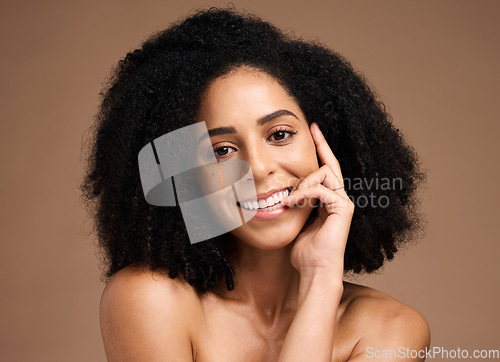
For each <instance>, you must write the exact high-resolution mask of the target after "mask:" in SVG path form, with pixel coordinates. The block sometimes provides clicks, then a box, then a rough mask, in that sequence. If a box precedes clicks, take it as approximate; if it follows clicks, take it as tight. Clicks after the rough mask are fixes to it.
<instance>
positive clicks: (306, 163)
mask: <svg viewBox="0 0 500 362" xmlns="http://www.w3.org/2000/svg"><path fill="white" fill-rule="evenodd" d="M287 148H288V149H287V150H285V151H284V154H283V161H284V167H285V168H286V169H287V170H289V172H290V173H292V174H294V175H295V176H298V177H305V176H307V175H309V174H310V173H311V172H313V171H315V170H317V169H319V165H318V158H317V154H316V146H315V145H314V141H313V140H312V138H310V139H304V140H303V141H302V142H300V143H298V144H297V143H296V144H294V145H291V146H290V147H287Z"/></svg>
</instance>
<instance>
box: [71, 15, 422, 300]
mask: <svg viewBox="0 0 500 362" xmlns="http://www.w3.org/2000/svg"><path fill="white" fill-rule="evenodd" d="M242 65H246V66H250V67H254V68H257V69H260V70H263V71H265V72H266V73H268V74H269V75H271V76H272V77H274V78H275V79H277V80H278V81H279V82H280V84H281V85H282V86H283V87H284V88H285V89H286V90H287V91H288V93H289V94H290V95H291V96H292V97H293V98H294V99H295V100H296V101H297V103H298V105H299V106H300V108H301V109H302V111H303V113H304V115H305V116H306V119H307V120H308V122H311V121H315V122H317V123H318V124H319V126H320V128H321V130H322V131H323V133H324V135H325V137H326V139H327V141H328V143H329V144H330V146H331V148H332V150H333V152H334V154H335V155H336V157H337V159H338V160H339V162H340V165H341V166H342V172H343V175H344V178H345V179H344V180H345V184H346V191H347V193H348V195H349V196H350V197H351V198H352V199H353V201H355V204H356V200H369V199H370V200H374V199H376V200H384V201H383V205H368V206H366V205H365V206H366V207H365V206H363V205H360V204H358V205H356V206H357V207H356V208H355V212H354V215H353V218H352V223H351V228H350V234H349V238H348V241H347V246H346V251H345V263H344V265H345V271H352V272H354V273H360V272H373V271H375V270H377V269H379V268H380V267H381V266H382V264H383V263H384V261H385V260H386V259H392V258H393V256H394V253H395V252H396V251H397V250H398V248H399V247H400V246H401V245H403V244H404V243H406V242H407V241H409V240H412V239H413V238H414V237H415V236H416V233H417V232H418V231H419V230H420V229H421V225H422V222H421V221H422V218H421V216H420V213H419V212H418V207H417V204H418V200H417V198H416V192H417V188H418V186H419V185H420V184H421V182H422V181H424V179H425V174H424V173H423V172H422V171H421V168H420V163H419V160H418V158H417V155H416V153H415V151H414V150H413V148H412V147H410V146H409V145H408V144H407V142H406V141H405V139H404V138H403V136H402V134H401V132H400V131H399V130H398V129H396V128H395V126H394V125H393V123H392V119H391V117H390V116H389V115H388V113H387V112H386V110H385V107H384V105H383V104H382V103H381V102H380V101H379V100H378V99H377V98H376V96H375V95H374V93H373V92H372V91H371V90H370V89H369V87H368V85H367V81H366V80H365V79H364V77H363V76H362V75H360V74H359V73H358V72H357V71H355V70H354V69H353V67H352V66H351V65H350V63H349V62H348V61H346V60H345V59H344V58H343V57H342V56H340V55H339V54H337V53H335V52H333V51H331V50H329V49H327V48H326V47H325V46H323V45H321V44H320V43H318V42H311V41H304V40H302V39H299V38H296V37H294V36H290V35H286V34H284V33H283V32H281V31H280V30H278V29H277V28H275V27H274V26H273V25H271V24H269V23H268V22H265V21H263V20H262V19H260V18H258V17H256V16H254V15H250V14H241V13H238V12H236V11H235V10H234V9H216V8H210V9H208V10H201V11H197V12H196V13H195V14H194V15H192V16H189V17H187V18H185V19H183V20H182V21H180V22H178V23H176V24H174V25H172V26H170V27H169V28H168V29H166V30H163V31H160V32H158V33H156V34H154V35H152V36H151V37H150V38H148V39H147V40H146V41H144V42H143V44H142V46H141V47H140V48H139V49H136V50H134V51H132V52H129V53H128V54H127V55H126V56H125V58H124V59H122V60H120V61H119V62H118V65H117V66H116V67H115V69H114V71H113V72H112V74H111V76H110V78H109V82H108V84H107V85H106V89H105V90H104V91H103V92H102V93H101V104H100V108H99V112H98V114H97V115H96V119H95V122H94V124H93V126H92V127H91V129H90V131H91V138H90V146H89V147H88V154H87V155H86V161H85V176H84V180H83V181H82V184H81V186H80V188H81V191H82V200H83V201H84V202H85V205H86V206H87V208H88V210H89V213H90V214H91V215H92V216H93V218H94V220H95V224H94V225H95V226H94V227H95V230H96V231H97V236H98V242H99V246H100V249H99V250H102V251H104V259H105V260H104V262H105V264H106V271H105V277H106V278H110V277H111V276H112V275H114V274H115V273H116V272H117V271H119V270H120V269H122V268H124V267H126V266H127V265H130V264H133V263H141V264H143V265H146V266H148V267H149V268H151V269H160V270H164V271H166V272H168V275H169V276H170V277H171V278H175V277H177V276H178V275H179V273H180V274H181V275H182V277H183V278H184V279H185V280H186V281H187V282H188V283H189V284H190V285H192V286H193V287H194V288H196V290H198V291H199V292H201V293H206V292H207V291H210V290H213V288H214V287H215V285H216V284H217V283H218V281H219V280H221V278H222V277H225V282H226V287H227V289H228V290H231V289H233V275H234V271H233V269H232V267H231V263H232V260H233V259H232V257H234V256H235V255H237V250H235V247H234V243H231V242H230V239H229V237H228V234H225V235H222V236H219V237H216V238H212V239H209V240H206V241H203V242H200V243H197V244H193V245H191V243H190V242H189V238H188V235H187V231H186V228H185V226H184V222H183V219H182V215H181V212H180V209H179V207H175V208H174V207H156V206H152V205H149V204H148V203H147V202H146V201H145V198H144V194H143V189H142V186H141V180H140V176H139V168H138V158H137V157H138V153H139V151H140V150H141V148H142V147H143V146H144V145H146V144H147V143H149V142H151V141H152V140H153V139H155V138H157V137H159V136H161V135H163V134H165V133H167V132H171V131H174V130H176V129H179V128H181V127H184V126H187V125H190V124H192V123H193V122H194V120H195V117H196V113H197V110H198V107H199V104H200V99H201V96H202V93H203V91H204V90H205V89H206V87H207V85H208V84H209V83H210V82H211V81H212V80H214V79H215V78H217V77H219V76H221V75H222V74H226V73H228V72H229V71H231V70H232V69H235V68H236V67H238V66H242ZM382 179H385V180H398V182H397V187H375V188H373V187H366V185H368V181H367V182H366V183H365V184H364V185H365V187H361V186H360V182H362V180H371V181H369V182H373V180H376V182H378V180H382ZM353 180H358V182H357V183H356V182H355V183H354V184H353V182H352V181H353ZM348 181H350V182H348ZM379 186H380V185H379ZM363 202H364V201H363Z"/></svg>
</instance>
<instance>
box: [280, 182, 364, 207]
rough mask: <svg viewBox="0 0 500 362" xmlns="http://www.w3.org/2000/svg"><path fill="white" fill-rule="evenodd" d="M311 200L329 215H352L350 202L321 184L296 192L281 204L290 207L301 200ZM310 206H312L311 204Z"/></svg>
mask: <svg viewBox="0 0 500 362" xmlns="http://www.w3.org/2000/svg"><path fill="white" fill-rule="evenodd" d="M312 199H319V200H320V201H321V203H322V204H323V206H324V207H325V209H326V211H327V212H328V213H329V214H333V213H336V214H352V211H353V210H354V205H353V204H352V202H351V200H349V199H348V198H347V199H345V198H343V197H342V196H340V195H339V194H338V193H337V192H335V191H332V190H330V189H329V188H326V187H325V186H323V185H321V184H316V185H314V186H312V187H309V188H304V189H302V190H296V191H295V192H294V193H292V194H290V195H289V196H288V197H285V198H284V199H283V204H284V205H286V206H288V207H292V206H294V205H297V204H298V203H300V202H301V201H303V200H312ZM311 206H314V205H313V204H311Z"/></svg>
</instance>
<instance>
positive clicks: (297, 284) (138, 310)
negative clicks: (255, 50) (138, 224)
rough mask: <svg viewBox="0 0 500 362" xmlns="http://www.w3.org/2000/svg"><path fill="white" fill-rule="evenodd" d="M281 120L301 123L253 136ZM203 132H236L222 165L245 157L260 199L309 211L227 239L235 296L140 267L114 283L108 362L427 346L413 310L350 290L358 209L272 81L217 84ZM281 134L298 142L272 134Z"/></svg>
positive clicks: (231, 79) (309, 356)
mask: <svg viewBox="0 0 500 362" xmlns="http://www.w3.org/2000/svg"><path fill="white" fill-rule="evenodd" d="M282 109H285V110H287V111H290V112H292V113H293V114H294V115H295V116H291V115H281V116H279V117H277V118H274V119H272V120H271V121H270V122H268V123H266V124H263V125H258V124H257V121H258V120H259V119H261V118H262V117H263V116H266V115H269V114H272V113H273V112H275V111H277V110H282ZM198 121H205V122H206V124H207V128H208V129H209V130H210V129H213V128H218V127H228V126H232V127H234V128H235V131H236V133H234V134H224V135H218V136H213V137H211V140H212V144H213V145H214V148H219V147H221V146H226V147H228V148H226V149H222V150H219V151H218V154H217V155H218V158H220V159H221V161H222V160H223V159H224V158H229V157H238V158H241V159H244V160H246V161H248V162H249V163H250V164H251V167H252V172H253V176H254V181H255V185H256V189H257V193H263V192H266V191H268V190H271V189H274V188H282V187H287V186H297V190H296V191H295V192H294V193H292V195H290V196H289V197H288V198H287V199H286V202H285V203H286V204H287V205H288V206H293V205H300V202H301V201H307V202H308V203H307V204H306V205H307V206H306V207H297V206H296V207H293V208H290V209H288V210H287V212H286V213H285V214H283V215H282V216H281V217H280V218H278V219H275V220H272V221H259V220H254V219H253V220H251V221H250V222H248V223H247V224H245V225H243V226H242V227H240V228H238V229H236V230H233V231H232V232H231V235H232V236H233V237H234V241H235V242H236V243H237V244H238V245H239V247H240V249H241V255H240V258H239V260H238V261H237V262H236V263H235V264H234V269H235V272H236V274H235V289H234V290H233V291H227V290H226V289H225V286H224V282H223V280H222V281H221V282H220V283H219V284H218V285H217V287H216V288H215V290H214V291H213V292H209V293H207V294H200V293H198V292H197V291H196V290H195V289H194V288H192V287H191V286H190V285H189V284H187V283H186V282H185V281H184V280H183V279H182V278H178V279H171V278H169V277H168V276H167V275H165V274H163V273H161V272H158V271H157V272H153V271H150V270H148V269H147V268H144V267H141V266H139V265H133V266H129V267H127V268H125V269H123V270H121V271H120V272H118V273H117V274H116V275H115V276H114V277H113V278H112V279H111V281H110V282H109V283H108V284H107V286H106V288H105V290H104V293H103V296H102V300H101V329H102V334H103V340H104V345H105V349H106V354H107V357H108V359H109V360H110V361H295V360H297V361H329V360H331V361H347V360H350V361H364V360H373V358H372V359H369V358H367V355H366V349H367V348H368V347H372V348H373V349H374V350H380V351H381V350H396V349H398V348H399V347H405V348H409V349H410V350H421V349H424V348H425V347H426V346H429V344H430V332H429V328H428V325H427V323H426V321H425V319H424V318H423V317H422V316H421V315H420V314H419V313H418V312H417V311H416V310H414V309H413V308H411V307H409V306H407V305H405V304H403V303H401V302H399V301H397V300H395V299H393V298H391V297H390V296H387V295H385V294H383V293H381V292H378V291H376V290H373V289H370V288H366V287H363V286H359V285H355V284H351V283H345V282H342V277H343V255H344V250H345V243H346V240H347V235H348V232H349V226H350V221H351V218H352V212H353V208H354V206H353V205H352V203H351V202H350V201H349V199H348V198H347V195H346V194H345V190H344V189H339V190H334V189H336V188H338V187H339V186H340V185H342V183H341V180H342V174H341V171H340V166H339V165H338V162H337V160H336V159H335V157H334V155H333V153H332V152H331V149H330V147H329V146H328V144H327V143H326V141H325V140H324V138H323V137H322V134H321V132H320V131H319V130H318V129H317V128H315V127H314V126H311V127H309V126H308V124H307V121H306V119H305V117H304V115H303V113H302V112H301V110H300V108H299V107H298V105H297V104H296V102H295V101H294V100H293V99H292V98H291V97H290V96H289V95H288V94H287V93H286V92H285V90H284V89H283V88H282V87H281V86H280V85H279V84H278V83H277V82H276V81H275V80H274V79H273V78H271V77H270V76H268V75H267V74H265V73H262V72H261V71H258V70H255V69H251V68H247V67H243V68H239V69H237V70H235V71H233V72H231V73H230V74H229V75H226V76H223V77H221V78H218V79H216V80H215V81H214V82H213V83H212V84H211V85H210V87H209V88H208V90H207V92H206V93H205V95H204V98H203V102H202V105H201V108H200V110H199V113H198ZM278 129H279V130H284V131H285V132H287V131H288V130H293V131H296V132H297V133H296V134H295V135H292V134H290V133H288V134H286V133H281V134H276V133H275V132H276V131H277V130H278ZM278 139H281V140H282V141H283V142H281V143H280V142H278ZM316 152H317V153H318V155H319V157H320V160H321V163H322V166H321V167H320V166H319V165H318V163H317V159H316ZM318 200H319V201H320V202H321V203H320V204H319V206H320V207H319V208H318V216H317V217H316V218H315V219H313V217H312V215H314V214H311V211H312V210H313V206H315V205H316V203H317V201H318ZM310 216H311V217H310ZM384 360H387V361H390V359H384ZM408 360H410V359H408ZM416 360H417V361H420V360H423V359H416Z"/></svg>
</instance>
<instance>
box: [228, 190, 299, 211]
mask: <svg viewBox="0 0 500 362" xmlns="http://www.w3.org/2000/svg"><path fill="white" fill-rule="evenodd" d="M292 190H293V187H286V188H283V189H274V190H271V191H269V192H266V193H264V194H258V195H257V197H256V198H255V197H254V198H250V199H246V200H245V201H241V202H237V205H238V206H240V207H241V208H243V209H246V210H250V211H252V210H265V209H269V208H272V207H273V206H274V205H277V204H279V203H281V201H283V199H284V198H285V197H287V196H288V195H290V193H291V192H292Z"/></svg>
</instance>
